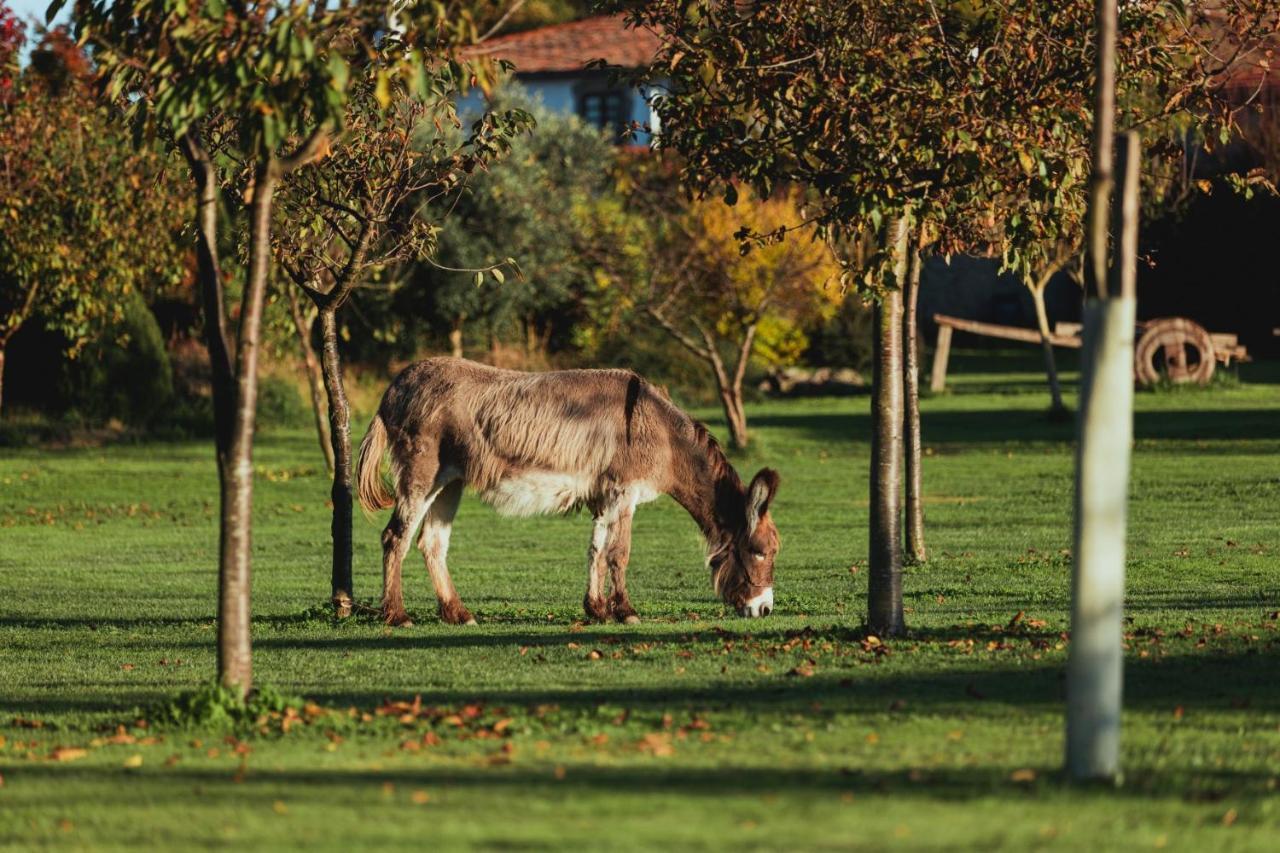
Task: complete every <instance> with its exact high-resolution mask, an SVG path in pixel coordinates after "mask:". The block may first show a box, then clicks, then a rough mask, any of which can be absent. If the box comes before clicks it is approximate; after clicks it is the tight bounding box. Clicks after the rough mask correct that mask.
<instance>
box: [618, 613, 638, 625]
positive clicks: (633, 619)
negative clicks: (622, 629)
mask: <svg viewBox="0 0 1280 853" xmlns="http://www.w3.org/2000/svg"><path fill="white" fill-rule="evenodd" d="M622 624H623V625H639V624H640V617H639V616H637V615H636V614H634V613H632V614H630V615H629V616H624V617H623V619H622Z"/></svg>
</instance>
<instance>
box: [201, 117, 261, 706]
mask: <svg viewBox="0 0 1280 853" xmlns="http://www.w3.org/2000/svg"><path fill="white" fill-rule="evenodd" d="M179 143H180V145H181V148H182V152H183V154H184V155H185V156H186V158H187V162H188V164H189V165H190V166H191V175H192V178H193V180H194V181H195V185H196V275H197V279H198V281H199V283H200V303H201V308H202V311H203V314H204V339H205V346H206V348H207V349H208V351H209V366H210V371H211V376H212V380H211V381H212V386H213V419H214V447H215V450H216V455H217V460H218V493H219V505H220V516H219V525H218V679H219V681H221V683H223V684H224V685H227V686H230V687H233V688H235V689H237V690H239V691H240V692H241V693H244V692H247V691H248V690H249V688H250V687H251V686H252V678H253V673H252V668H251V661H250V647H249V539H248V535H249V526H248V523H249V520H250V510H251V499H252V493H251V489H252V483H253V479H252V478H253V460H252V456H251V451H252V444H251V443H250V442H251V440H252V433H253V404H255V403H256V396H257V384H256V383H257V377H256V367H257V348H256V342H257V340H256V339H257V332H258V328H257V327H258V325H259V324H260V321H261V305H262V297H263V293H264V291H265V280H266V276H265V274H262V275H259V276H257V277H256V278H255V276H254V275H253V274H252V272H251V274H250V278H249V282H248V283H247V286H246V288H245V293H244V301H243V309H242V311H241V323H240V333H241V344H240V349H239V358H238V364H237V367H238V368H241V370H242V369H243V368H244V367H245V366H246V365H248V366H251V367H253V368H254V375H252V376H251V377H249V379H250V383H249V387H246V386H245V384H244V383H243V382H242V383H240V384H237V381H236V377H237V374H236V373H235V372H233V370H232V366H231V351H230V347H229V346H228V344H227V321H226V307H225V305H224V304H223V290H222V268H221V265H220V264H219V261H218V201H219V199H218V194H219V181H218V174H217V171H216V169H215V167H214V165H213V163H212V161H211V160H210V158H209V155H208V153H207V152H206V151H205V150H204V147H203V145H202V143H201V141H200V139H199V137H198V136H196V135H195V133H194V131H191V132H188V133H187V134H185V135H184V136H183V137H182V138H181V139H180V140H179ZM262 198H263V196H262V195H260V194H259V193H256V192H255V194H254V205H253V209H252V218H253V223H254V237H255V238H256V237H257V236H258V234H257V232H258V231H259V230H260V226H261V225H262V224H263V221H264V217H265V219H266V224H269V215H270V205H269V203H268V205H267V206H266V208H265V210H260V209H259V205H260V201H261V200H262ZM253 248H254V250H255V256H254V259H253V260H254V264H253V265H251V266H254V265H256V266H261V265H262V264H264V263H265V262H266V252H265V250H266V248H267V247H266V246H265V245H263V244H260V243H259V242H258V241H257V240H255V242H254V245H253ZM255 286H256V289H255ZM255 293H256V296H257V311H256V312H255V311H253V310H252V309H253V306H254V296H255ZM246 347H247V348H246ZM239 375H240V378H241V379H242V380H243V379H244V378H245V376H244V374H243V372H241V373H240V374H239ZM246 391H251V392H252V395H253V396H252V397H251V398H248V399H246V397H245V392H246ZM246 402H248V403H249V409H248V411H247V413H246V410H245V407H244V404H245V403H246ZM246 419H247V421H248V423H247V426H248V437H249V439H250V442H246V441H245V440H244V438H243V434H244V427H245V426H246V423H245V421H246Z"/></svg>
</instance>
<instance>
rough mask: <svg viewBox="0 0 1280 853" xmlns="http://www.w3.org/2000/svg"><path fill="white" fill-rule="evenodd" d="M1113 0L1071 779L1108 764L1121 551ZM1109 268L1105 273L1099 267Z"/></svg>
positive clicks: (1128, 413)
mask: <svg viewBox="0 0 1280 853" xmlns="http://www.w3.org/2000/svg"><path fill="white" fill-rule="evenodd" d="M1116 6H1117V0H1097V5H1096V11H1095V15H1096V20H1097V29H1098V49H1097V52H1096V56H1097V74H1096V76H1097V81H1098V83H1097V92H1096V107H1095V110H1094V116H1095V118H1094V122H1095V125H1094V140H1093V170H1092V176H1091V180H1090V184H1091V185H1090V199H1089V215H1088V229H1087V243H1086V248H1085V251H1086V262H1085V275H1086V276H1087V277H1088V278H1087V284H1088V286H1087V287H1086V293H1087V300H1086V303H1085V310H1084V335H1083V337H1084V346H1083V349H1082V375H1081V382H1080V414H1079V419H1078V422H1077V424H1078V427H1077V428H1078V442H1077V445H1076V493H1075V531H1074V533H1075V536H1074V543H1073V548H1072V557H1073V566H1072V584H1071V592H1072V595H1071V647H1070V651H1069V656H1068V660H1067V726H1066V728H1067V737H1066V765H1067V772H1068V774H1069V776H1070V778H1071V779H1073V780H1075V781H1096V780H1107V781H1112V780H1115V779H1116V778H1117V777H1118V776H1119V773H1120V712H1121V703H1122V694H1123V675H1124V652H1123V644H1124V637H1123V629H1124V626H1123V619H1124V558H1125V533H1126V511H1127V506H1126V504H1127V500H1128V491H1129V457H1130V444H1131V442H1132V437H1133V372H1132V371H1133V331H1134V319H1135V316H1136V311H1135V302H1136V300H1135V298H1134V291H1135V281H1136V274H1137V270H1136V255H1137V214H1138V171H1139V170H1138V139H1137V135H1136V134H1129V135H1128V136H1127V138H1126V139H1125V140H1124V143H1125V144H1124V145H1122V146H1121V155H1122V157H1121V160H1120V166H1121V175H1122V187H1123V191H1122V193H1121V197H1122V201H1121V204H1120V208H1121V211H1120V212H1121V214H1122V215H1121V217H1119V218H1120V219H1122V220H1123V225H1122V228H1121V233H1120V238H1119V239H1118V240H1117V241H1116V245H1117V251H1118V254H1119V257H1118V258H1116V259H1115V263H1113V264H1110V265H1109V264H1108V263H1107V245H1108V233H1109V231H1110V223H1109V220H1110V219H1111V218H1112V217H1111V216H1110V210H1109V207H1110V205H1109V201H1110V196H1111V189H1112V183H1113V181H1112V172H1111V170H1112V161H1113V155H1112V150H1113V140H1112V131H1113V128H1114V123H1115V42H1116V17H1117V11H1116ZM1109 270H1110V274H1111V275H1112V276H1113V278H1112V280H1111V281H1108V275H1109Z"/></svg>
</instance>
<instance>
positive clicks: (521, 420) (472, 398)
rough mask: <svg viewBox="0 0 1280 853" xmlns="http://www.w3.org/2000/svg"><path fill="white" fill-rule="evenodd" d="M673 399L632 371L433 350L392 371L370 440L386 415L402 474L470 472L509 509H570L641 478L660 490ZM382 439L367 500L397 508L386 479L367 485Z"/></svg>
mask: <svg viewBox="0 0 1280 853" xmlns="http://www.w3.org/2000/svg"><path fill="white" fill-rule="evenodd" d="M673 408H674V407H673V406H671V404H670V403H668V402H667V401H666V399H665V398H663V397H662V396H661V395H660V394H658V393H657V392H656V391H655V390H654V389H653V388H652V386H650V385H649V384H648V383H647V382H645V381H644V380H643V379H641V378H640V377H639V376H638V375H636V374H635V373H633V372H631V371H627V370H563V371H553V372H547V373H522V372H518V371H514V370H502V369H499V368H495V367H489V366H487V365H482V364H477V363H475V362H471V361H466V360H463V359H458V358H432V359H428V360H426V361H421V362H418V363H416V364H414V365H411V366H410V367H408V368H406V369H405V370H403V371H402V372H401V373H400V375H399V376H397V377H396V379H395V381H394V382H392V384H391V386H390V388H388V389H387V392H386V394H385V395H384V396H383V399H382V404H381V406H380V407H379V410H378V418H377V419H376V420H375V423H374V425H373V428H372V429H371V430H370V436H369V437H368V438H367V439H366V445H369V444H372V443H375V442H377V441H378V437H377V436H376V435H374V433H375V431H377V429H378V427H379V424H378V423H377V421H381V426H382V427H383V428H385V431H386V437H385V443H386V446H387V449H388V450H389V451H390V454H391V460H392V470H393V472H394V474H395V478H396V479H397V481H402V480H405V479H406V475H408V479H410V480H417V481H419V483H418V484H419V486H420V487H425V488H427V489H428V490H429V489H430V484H422V483H421V480H422V479H423V477H424V476H427V475H429V474H430V475H431V476H432V477H433V479H436V480H451V479H461V480H463V481H464V482H465V483H466V484H467V485H468V486H470V487H471V488H473V489H475V490H476V491H477V492H479V493H480V495H481V497H482V498H484V499H485V500H486V501H488V502H489V503H491V504H492V505H493V506H494V507H495V508H496V509H497V510H498V511H499V512H501V513H503V514H507V515H535V514H539V513H546V512H563V511H566V510H568V509H571V508H572V507H574V506H577V505H579V504H586V505H588V506H592V507H595V506H598V505H599V504H600V503H601V502H604V501H608V500H609V499H611V497H612V493H613V492H615V491H617V490H618V489H620V488H626V487H628V486H630V485H633V484H637V483H641V482H643V483H644V484H645V485H646V486H647V487H648V488H649V490H650V491H653V492H655V494H656V492H657V491H660V490H661V489H662V487H663V486H665V482H655V481H656V480H662V479H663V477H664V475H665V472H664V471H663V470H662V469H661V468H660V467H658V466H659V465H660V463H661V462H662V461H664V460H663V457H664V456H666V453H665V452H664V451H665V450H666V449H667V445H668V443H669V442H667V441H666V434H667V432H668V431H669V430H670V429H671V428H672V427H673V426H677V427H678V425H679V424H678V420H677V419H675V418H673V416H672V415H673V412H672V411H671V410H672V409H673ZM374 449H375V448H373V447H367V446H362V447H361V466H360V467H361V472H362V476H361V499H362V501H364V502H365V503H366V505H368V506H370V507H385V506H389V505H390V499H391V497H392V496H391V495H390V494H389V493H386V492H385V486H383V485H382V483H381V479H380V478H376V477H375V478H374V479H372V480H370V481H369V482H368V488H367V489H366V487H365V486H366V479H365V477H364V476H363V473H364V471H365V469H366V465H365V456H366V454H367V453H368V452H370V451H373V450H374ZM374 461H376V460H374ZM433 469H434V470H433ZM404 485H407V486H410V487H412V486H413V483H412V482H409V483H405V484H404Z"/></svg>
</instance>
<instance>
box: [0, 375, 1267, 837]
mask: <svg viewBox="0 0 1280 853" xmlns="http://www.w3.org/2000/svg"><path fill="white" fill-rule="evenodd" d="M1015 361H1016V362H1017V366H1018V368H1019V369H1021V370H1023V371H1024V372H1022V373H1009V372H1008V371H1007V368H1008V365H1006V364H1003V363H1002V359H1001V358H1000V357H997V356H984V357H983V358H982V359H977V358H973V357H970V358H966V357H964V356H963V355H962V354H961V355H958V356H957V358H956V359H955V360H954V361H953V374H954V375H953V377H952V380H953V383H954V390H953V391H952V392H950V393H948V394H946V395H943V396H939V397H934V398H931V399H928V400H926V401H924V404H923V410H924V433H925V443H926V445H927V450H926V453H927V457H926V460H925V471H924V474H925V490H926V494H927V498H926V502H927V503H926V507H927V512H928V537H929V545H930V548H931V558H930V560H929V563H928V565H927V566H925V567H922V568H914V569H911V570H909V572H908V574H907V577H906V582H905V587H906V596H907V601H906V604H907V619H908V622H909V624H910V626H911V629H912V633H911V636H910V637H909V638H907V639H903V640H895V641H891V642H888V643H883V644H880V643H877V642H876V641H875V640H874V638H867V637H865V636H864V634H863V633H862V631H861V630H860V623H861V621H862V619H863V614H864V607H865V603H864V602H865V595H866V585H867V577H866V562H865V560H866V550H867V538H866V537H867V532H866V526H867V454H868V440H869V435H870V423H869V419H868V412H867V406H868V404H867V399H866V398H850V399H839V400H836V399H830V400H818V401H790V402H771V403H765V404H760V405H756V406H753V407H751V409H750V411H749V417H750V418H751V420H752V425H753V427H754V428H755V430H756V436H757V439H758V446H757V448H756V449H755V450H753V452H752V454H751V455H750V457H749V458H747V459H744V460H741V462H740V467H741V468H748V469H751V470H754V469H755V468H756V467H759V465H761V464H765V463H767V464H770V465H773V466H775V467H777V468H778V469H779V470H780V471H781V472H782V476H783V486H782V490H781V491H780V493H779V497H778V500H777V503H776V506H775V510H774V512H775V517H776V519H777V523H778V527H779V529H780V531H781V533H782V537H783V549H782V554H781V556H780V558H779V562H778V573H777V589H776V593H777V605H778V607H777V612H776V613H775V615H773V616H771V617H769V618H768V619H765V620H760V621H747V620H740V619H738V618H736V617H734V616H733V615H732V614H730V613H728V612H726V610H725V608H724V607H723V606H722V605H721V604H720V603H719V602H718V601H717V600H715V599H714V597H713V596H712V594H711V590H710V585H709V580H708V577H707V575H706V572H705V570H704V569H703V567H702V558H701V542H700V539H699V537H698V535H697V532H696V529H695V526H694V524H693V523H692V521H691V520H689V519H688V517H687V516H685V515H684V513H683V511H682V510H680V509H679V507H677V506H676V505H675V504H674V503H672V502H671V501H669V500H667V499H663V500H661V501H660V502H658V503H655V504H652V505H649V506H648V507H645V508H642V509H641V511H640V513H639V514H638V516H637V521H636V531H635V547H634V550H633V561H632V569H631V573H630V578H631V593H632V599H633V601H634V603H635V605H636V607H637V609H638V610H639V611H640V613H641V616H642V618H643V622H642V624H640V625H637V626H633V627H622V626H615V625H609V626H594V625H586V626H584V625H582V624H581V623H580V621H579V618H580V616H581V600H582V593H583V588H584V585H585V566H584V563H585V559H584V554H585V550H586V545H587V539H588V536H589V528H590V524H589V520H588V519H587V518H586V517H585V516H570V517H565V518H541V519H530V520H513V519H501V518H498V517H497V516H496V515H494V514H493V513H492V512H491V511H490V510H489V509H488V508H487V507H485V506H483V505H482V504H480V503H478V502H476V501H475V500H474V499H472V498H468V499H467V500H466V501H465V502H464V504H463V507H462V510H461V512H460V513H459V517H458V520H457V523H456V526H455V528H454V538H453V547H452V551H451V553H450V564H451V568H452V569H453V574H454V578H455V580H456V581H457V583H458V586H459V589H460V591H461V594H462V597H463V600H464V601H465V602H466V603H467V605H468V606H469V607H470V608H471V609H472V610H473V611H474V612H475V614H476V616H477V617H478V618H479V620H480V625H479V627H475V628H457V627H450V626H445V625H441V624H438V623H437V621H436V620H435V618H434V601H433V598H432V597H431V592H430V585H429V583H428V581H427V578H426V573H425V571H424V570H423V569H422V568H420V566H421V563H420V561H419V559H418V558H417V556H416V554H415V553H411V555H410V558H409V559H408V560H407V561H406V591H407V603H408V605H409V608H410V611H411V612H412V613H413V615H415V617H416V622H417V624H416V625H415V626H414V627H412V628H408V629H400V630H389V629H386V628H384V627H382V626H381V625H379V624H377V623H376V622H375V621H373V620H371V619H369V618H355V619H352V620H348V621H347V622H345V623H343V624H334V623H333V622H332V620H331V619H329V618H328V617H327V615H325V612H324V609H323V608H322V607H321V605H322V603H323V602H324V599H325V597H326V594H327V591H328V569H327V566H328V557H327V549H328V515H327V510H326V507H325V500H326V498H327V489H328V487H327V484H326V481H325V477H324V475H323V472H322V470H321V469H322V462H321V460H320V457H319V453H318V450H317V449H316V447H315V440H314V438H313V437H312V435H311V434H310V433H309V432H307V431H305V430H301V429H299V430H297V431H281V432H272V433H268V434H264V435H263V436H261V439H260V441H259V444H258V450H257V455H256V460H255V461H256V466H257V470H258V472H259V475H260V476H259V478H258V481H257V484H256V496H255V511H256V522H255V530H254V534H255V535H254V541H255V560H254V613H255V620H254V640H255V658H254V663H255V670H256V676H257V678H258V679H259V681H260V682H261V683H265V684H271V685H275V686H276V687H279V688H281V689H282V690H284V691H286V692H289V693H294V694H300V695H303V696H305V697H307V698H308V699H310V700H313V701H314V702H315V703H317V704H318V705H319V706H320V707H319V708H314V707H313V708H311V709H310V711H308V712H304V713H303V715H302V718H301V719H300V720H297V721H295V720H293V719H292V718H290V719H289V720H288V721H287V722H285V721H283V720H277V719H271V720H268V721H267V723H266V727H267V728H268V729H269V733H268V734H265V735H264V734H245V733H241V735H242V736H241V737H238V736H237V734H236V733H234V732H229V731H217V730H211V729H195V730H184V729H179V728H174V727H171V726H170V727H164V726H157V725H154V724H152V725H149V726H148V727H146V728H142V727H140V726H138V725H137V722H138V720H139V719H140V718H141V719H143V720H145V721H147V722H152V721H151V720H148V719H147V718H148V717H149V716H150V715H151V712H150V711H147V710H142V711H135V710H134V709H135V708H140V709H146V708H148V707H150V706H153V705H154V704H155V703H156V702H158V701H161V700H164V699H166V698H169V697H172V696H173V695H175V694H176V693H178V692H180V691H183V690H189V689H192V688H195V687H197V686H199V685H200V684H202V683H204V682H206V681H208V680H209V679H210V678H211V677H212V675H213V671H214V648H213V640H214V625H213V612H214V603H215V585H216V579H215V574H214V567H215V563H216V549H217V538H216V529H215V516H216V511H217V507H216V500H217V490H216V480H215V473H214V467H213V460H212V450H211V447H210V446H209V445H208V444H206V443H204V442H192V443H172V444H149V445H140V446H135V445H116V446H110V447H105V448H95V449H76V450H59V451H40V450H8V449H6V450H0V580H2V581H3V589H4V595H3V597H2V598H0V743H2V744H3V746H0V776H2V779H0V781H2V785H0V846H11V847H13V848H15V849H16V848H21V849H30V848H35V847H40V846H44V845H49V846H59V847H69V848H93V849H107V848H119V849H123V848H129V849H136V848H139V847H155V848H161V849H184V848H190V847H215V846H235V847H240V848H280V847H293V846H298V847H303V846H305V847H308V848H311V849H320V848H334V849H352V848H353V847H357V848H358V847H373V846H375V845H387V846H389V845H393V844H397V845H398V844H403V843H405V842H409V843H414V844H415V845H416V846H418V847H419V848H422V849H428V850H446V849H464V848H481V849H495V848H496V849H555V850H559V849H573V848H579V849H630V848H654V847H659V846H661V847H665V848H667V849H669V850H681V851H683V850H698V849H720V848H737V849H748V848H749V849H797V850H798V849H850V848H876V849H880V848H884V847H887V846H897V847H902V848H940V847H942V848H948V847H949V848H982V849H991V848H1019V849H1026V848H1036V849H1039V848H1061V849H1080V848H1086V847H1088V848H1091V849H1109V848H1125V849H1141V848H1159V847H1166V846H1167V847H1168V848H1169V849H1272V850H1273V849H1275V844H1276V838H1277V837H1278V836H1277V832H1280V791H1277V785H1278V784H1280V645H1278V640H1280V619H1277V614H1276V611H1277V610H1278V609H1280V565H1278V561H1280V509H1277V508H1278V507H1280V384H1276V383H1277V377H1276V376H1275V371H1274V369H1272V370H1271V372H1270V375H1268V373H1267V371H1266V370H1265V368H1267V367H1268V366H1267V365H1259V366H1256V367H1255V370H1254V372H1253V373H1252V374H1251V373H1249V372H1248V371H1246V372H1245V374H1244V377H1245V381H1244V382H1243V383H1241V384H1239V385H1226V386H1223V387H1215V388H1213V389H1211V390H1208V391H1173V392H1165V393H1143V394H1139V395H1138V397H1137V408H1138V411H1137V416H1136V436H1137V437H1136V446H1135V452H1134V473H1133V498H1132V504H1131V524H1130V528H1131V535H1130V553H1129V578H1128V590H1129V598H1128V608H1127V612H1128V619H1129V624H1128V629H1127V636H1128V658H1127V670H1126V697H1125V699H1126V714H1125V730H1124V745H1123V749H1124V761H1123V763H1124V767H1125V773H1126V778H1125V783H1124V785H1123V786H1122V787H1120V788H1118V789H1085V790H1077V789H1071V788H1068V787H1066V786H1065V785H1063V784H1062V783H1061V781H1059V779H1058V777H1057V770H1058V767H1059V766H1060V764H1061V754H1062V729H1063V725H1062V705H1063V701H1062V700H1063V682H1062V676H1063V671H1064V668H1065V663H1066V654H1067V652H1066V634H1065V633H1064V632H1065V631H1066V630H1067V620H1068V608H1069V574H1070V557H1069V554H1068V552H1067V550H1066V549H1067V548H1068V547H1069V545H1070V536H1071V512H1070V505H1071V493H1072V445H1071V436H1072V433H1073V427H1072V425H1070V424H1050V423H1048V421H1047V420H1046V419H1045V417H1044V415H1043V410H1044V408H1045V404H1046V399H1045V394H1044V392H1043V390H1042V389H1041V387H1040V386H1039V377H1038V376H1037V374H1036V373H1035V372H1034V364H1035V362H1034V357H1032V360H1031V361H1029V362H1027V361H1025V359H1022V358H1021V357H1019V359H1016V360H1015ZM1024 365H1026V366H1024ZM982 371H987V372H982ZM1068 378H1069V379H1070V378H1072V377H1071V376H1070V374H1068ZM1251 378H1252V379H1253V381H1250V379H1251ZM1268 380H1269V381H1268ZM1072 402H1073V403H1074V401H1072ZM700 414H702V415H704V416H706V417H708V418H709V419H710V420H711V421H712V423H713V425H716V426H718V421H717V419H716V417H715V414H714V413H713V412H710V411H707V412H701V413H700ZM744 473H745V474H748V475H749V474H750V471H744ZM380 525H381V520H380V519H378V520H370V521H365V520H363V519H359V520H357V531H356V540H357V546H356V547H357V550H356V566H357V578H356V581H357V593H358V595H359V596H360V597H361V598H366V599H374V598H375V597H376V595H377V593H378V585H379V583H380V580H379V578H380V569H379V546H378V535H379V529H380ZM415 697H420V703H419V704H414V703H415ZM396 703H404V704H396ZM120 724H123V725H124V726H125V728H124V729H118V728H117V726H118V725H120ZM285 728H287V729H288V731H282V730H283V729H285Z"/></svg>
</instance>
